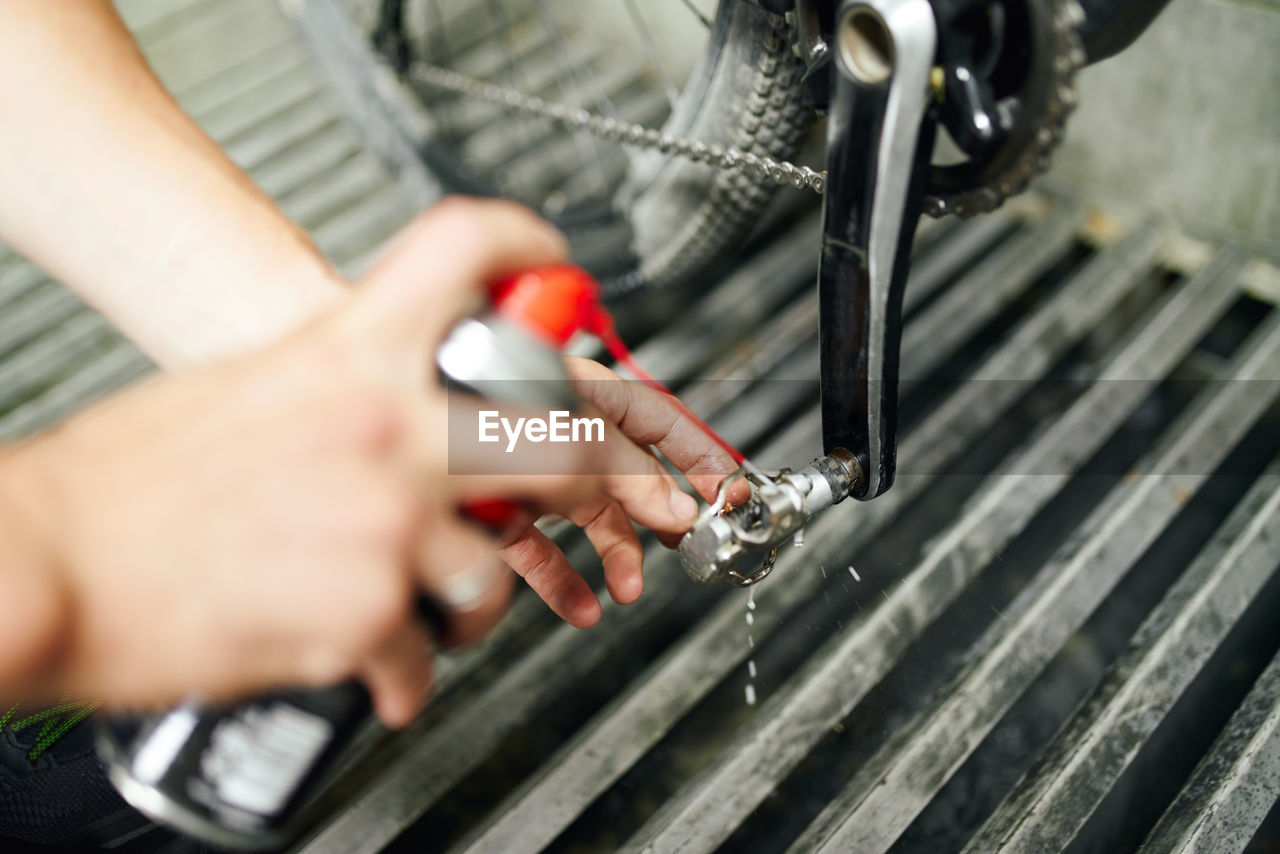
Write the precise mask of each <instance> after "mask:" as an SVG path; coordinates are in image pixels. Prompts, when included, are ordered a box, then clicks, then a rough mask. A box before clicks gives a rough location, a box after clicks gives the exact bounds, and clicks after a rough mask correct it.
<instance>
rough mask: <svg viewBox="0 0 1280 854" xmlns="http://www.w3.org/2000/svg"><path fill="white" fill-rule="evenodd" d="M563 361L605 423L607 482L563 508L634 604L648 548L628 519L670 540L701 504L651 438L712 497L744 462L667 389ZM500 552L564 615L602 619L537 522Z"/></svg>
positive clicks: (616, 596)
mask: <svg viewBox="0 0 1280 854" xmlns="http://www.w3.org/2000/svg"><path fill="white" fill-rule="evenodd" d="M566 365H567V367H568V369H569V373H570V376H571V377H572V378H573V380H574V385H575V387H576V389H577V391H578V394H579V396H580V397H581V398H582V399H583V400H584V401H586V402H587V403H588V404H589V405H590V406H592V407H594V409H595V410H597V411H598V412H599V413H601V414H602V415H603V416H604V417H605V420H606V424H607V425H609V426H608V427H607V429H606V436H605V442H604V444H603V447H602V453H601V455H600V456H599V459H600V460H601V461H602V464H603V466H604V468H603V469H602V485H603V488H604V491H603V492H602V493H597V494H594V495H591V496H590V497H589V498H588V499H587V500H585V501H582V502H580V503H579V504H577V505H576V506H573V507H571V508H570V509H569V510H568V511H566V512H565V513H564V514H563V515H564V516H565V517H566V518H567V519H569V521H570V522H573V523H574V524H575V525H577V526H579V527H580V528H582V530H583V532H584V533H585V534H586V535H587V538H588V539H589V540H590V541H591V544H592V546H593V547H594V548H595V550H596V553H597V554H598V555H599V556H600V560H601V561H602V563H603V565H604V576H605V584H606V586H607V588H608V590H609V595H610V596H611V597H612V598H613V600H614V601H615V602H618V603H619V604H623V605H625V604H629V603H631V602H634V601H635V600H637V599H638V598H640V595H641V593H642V592H643V591H644V572H643V563H644V548H643V546H642V545H641V543H640V538H639V537H638V536H637V534H636V530H635V528H634V527H633V526H632V524H631V520H632V519H634V520H635V521H636V522H638V523H640V524H642V525H644V526H646V527H648V528H650V529H652V530H653V531H654V532H655V533H657V535H658V538H659V539H660V540H661V541H662V542H663V543H664V544H665V545H666V546H668V547H674V546H675V545H676V544H677V543H678V542H679V539H680V536H681V535H682V534H684V532H686V531H687V530H688V529H689V527H690V525H691V524H692V523H693V522H694V520H695V519H696V518H697V512H698V507H697V502H696V501H694V499H693V498H692V497H691V496H689V495H687V494H685V493H683V492H682V491H681V490H680V488H679V486H678V485H677V484H676V481H675V479H674V478H673V477H672V476H671V475H670V474H669V473H667V471H666V470H665V469H664V468H663V467H662V465H661V464H660V463H659V462H658V460H657V459H656V458H655V457H654V456H653V454H652V453H651V452H650V451H649V447H650V446H652V447H656V448H657V449H658V450H659V451H661V452H662V454H663V456H665V457H666V458H667V459H668V460H670V461H671V463H672V464H673V465H675V467H676V468H678V469H679V470H680V471H682V472H683V473H684V474H685V476H686V477H687V478H688V480H689V483H690V484H691V485H692V486H693V487H694V489H696V490H697V491H698V493H699V494H701V495H702V496H703V497H704V498H706V499H707V500H708V501H711V500H714V498H715V495H716V489H717V488H718V487H719V485H720V482H721V481H722V480H723V479H724V477H725V476H726V475H728V474H730V473H731V472H733V471H734V470H735V469H737V467H738V464H737V463H736V462H735V461H734V460H733V458H732V457H731V456H729V454H728V452H726V451H725V450H724V449H723V448H722V447H720V445H718V444H717V443H716V442H715V441H713V440H712V439H711V438H710V437H709V436H707V434H706V433H705V432H703V430H702V428H701V427H699V426H698V425H697V424H696V423H695V422H694V421H693V420H692V419H690V418H689V417H688V414H687V411H686V410H685V409H684V408H683V407H682V406H681V405H680V404H679V402H678V401H676V400H675V399H673V398H672V397H670V396H669V395H665V394H662V393H661V392H657V391H654V390H653V389H650V388H648V387H646V386H643V385H640V384H639V383H633V382H627V381H625V380H623V379H622V378H621V377H619V376H618V375H617V374H615V373H614V372H613V371H611V370H609V369H608V368H606V367H605V366H604V365H601V364H599V363H598V362H593V361H591V360H589V359H582V358H577V357H570V358H568V359H566ZM500 554H501V556H502V559H503V560H505V561H506V562H507V564H508V565H509V566H510V567H511V568H512V569H514V570H515V571H516V573H518V574H519V575H521V576H523V577H524V579H525V581H526V582H528V584H529V586H530V587H532V588H533V589H534V591H535V592H537V594H538V595H539V596H540V597H541V598H542V599H543V601H545V602H546V603H547V605H548V606H550V608H551V610H553V611H554V612H555V613H556V614H557V615H558V616H560V617H561V618H562V619H563V620H565V622H568V623H570V624H572V625H574V626H577V627H579V628H586V627H588V626H591V625H594V624H595V623H596V622H597V621H598V620H599V619H600V614H601V610H600V603H599V601H598V600H597V599H596V596H595V593H594V592H593V591H592V590H591V587H590V585H588V584H587V582H586V581H585V580H584V579H583V578H582V576H581V575H579V574H578V573H577V571H576V570H574V569H573V567H572V566H571V565H570V564H569V561H568V559H567V558H566V557H565V555H564V553H563V552H562V551H561V550H560V548H559V547H558V546H557V545H556V544H555V543H554V542H552V541H551V539H550V538H548V537H547V536H546V535H545V534H543V533H542V532H541V531H539V530H538V529H537V528H534V527H532V526H531V525H530V526H524V527H521V528H519V529H518V530H517V531H516V532H515V533H514V534H513V535H512V539H511V542H510V543H509V544H508V545H507V546H505V547H504V548H503V549H502V551H501V552H500Z"/></svg>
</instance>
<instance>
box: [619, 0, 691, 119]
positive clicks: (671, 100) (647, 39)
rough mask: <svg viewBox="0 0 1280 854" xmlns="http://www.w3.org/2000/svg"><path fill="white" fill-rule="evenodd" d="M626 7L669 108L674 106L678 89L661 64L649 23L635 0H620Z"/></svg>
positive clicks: (678, 94)
mask: <svg viewBox="0 0 1280 854" xmlns="http://www.w3.org/2000/svg"><path fill="white" fill-rule="evenodd" d="M622 2H623V3H624V4H626V7H627V14H629V15H630V16H631V21H632V23H634V24H635V25H636V30H638V31H639V33H640V41H641V42H642V43H643V44H644V50H645V53H647V54H649V62H651V63H653V67H654V69H656V70H657V72H658V79H659V80H661V81H662V91H663V92H665V93H666V96H667V103H668V104H670V105H671V109H673V110H674V109H675V108H676V99H677V98H679V97H680V91H679V90H678V89H676V84H675V82H674V81H673V80H672V79H671V75H669V74H667V70H666V68H665V67H664V66H663V64H662V58H661V57H660V56H658V44H657V42H655V41H654V40H653V33H652V32H651V31H650V30H649V25H648V24H646V23H645V22H644V17H643V16H641V14H640V10H639V9H638V8H637V7H636V2H635V0H622Z"/></svg>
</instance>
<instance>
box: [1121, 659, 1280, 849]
mask: <svg viewBox="0 0 1280 854" xmlns="http://www.w3.org/2000/svg"><path fill="white" fill-rule="evenodd" d="M1277 698H1280V656H1277V657H1276V658H1275V659H1274V660H1273V661H1272V662H1271V664H1270V666H1268V667H1267V669H1266V670H1265V671H1263V673H1262V675H1261V676H1260V677H1258V681H1257V682H1255V683H1254V686H1253V690H1251V691H1250V692H1249V695H1248V696H1247V697H1246V698H1245V701H1244V703H1243V704H1241V706H1240V709H1239V710H1238V711H1237V712H1236V713H1235V715H1233V716H1232V718H1231V721H1230V722H1229V723H1228V724H1227V727H1226V729H1225V730H1223V733H1222V735H1221V736H1219V737H1218V740H1217V741H1215V742H1214V745H1213V747H1212V748H1211V749H1210V752H1209V755H1208V756H1206V757H1205V759H1204V760H1203V761H1202V762H1201V763H1200V765H1199V766H1197V767H1196V770H1195V772H1194V773H1193V774H1192V777H1191V780H1190V781H1189V782H1188V783H1187V786H1186V788H1185V789H1183V791H1182V793H1181V794H1180V795H1179V796H1178V799H1177V800H1176V801H1174V803H1173V804H1172V805H1171V806H1170V807H1169V809H1168V810H1167V811H1166V812H1165V814H1164V817H1163V818H1161V819H1160V823H1159V824H1157V825H1156V827H1155V828H1154V829H1153V830H1152V831H1151V835H1150V836H1149V837H1148V838H1147V840H1146V842H1144V843H1143V845H1142V849H1141V850H1142V852H1143V854H1155V852H1178V854H1190V852H1195V851H1210V850H1212V851H1215V852H1223V854H1226V852H1238V851H1243V850H1244V849H1245V847H1246V846H1247V845H1248V844H1249V841H1250V837H1251V836H1252V835H1253V833H1254V832H1255V831H1256V830H1257V829H1258V826H1259V825H1260V824H1261V823H1262V820H1263V818H1265V817H1266V815H1267V811H1268V810H1270V809H1271V808H1272V805H1273V804H1275V803H1276V802H1277V799H1280V701H1278V700H1277Z"/></svg>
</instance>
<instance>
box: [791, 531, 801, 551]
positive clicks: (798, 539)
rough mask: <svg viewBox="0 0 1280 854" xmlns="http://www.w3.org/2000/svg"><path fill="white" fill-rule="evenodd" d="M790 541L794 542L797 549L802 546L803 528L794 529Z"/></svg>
mask: <svg viewBox="0 0 1280 854" xmlns="http://www.w3.org/2000/svg"><path fill="white" fill-rule="evenodd" d="M791 542H793V543H795V546H796V548H798V549H802V548H804V528H801V529H800V530H798V531H796V535H795V538H794V539H793V540H792V541H791Z"/></svg>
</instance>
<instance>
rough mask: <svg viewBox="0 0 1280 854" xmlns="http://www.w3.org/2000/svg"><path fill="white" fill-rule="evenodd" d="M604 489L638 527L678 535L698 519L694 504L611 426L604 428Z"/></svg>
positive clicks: (648, 455) (654, 461)
mask: <svg viewBox="0 0 1280 854" xmlns="http://www.w3.org/2000/svg"><path fill="white" fill-rule="evenodd" d="M604 445H605V449H604V459H605V461H606V464H607V466H608V472H607V473H606V474H605V475H604V489H605V492H607V493H608V494H609V495H611V496H613V497H614V498H615V499H617V500H618V503H619V504H621V505H622V509H624V510H625V511H626V512H627V515H629V516H630V517H631V518H633V519H635V520H636V521H637V522H639V523H640V524H641V525H644V526H645V527H647V528H651V529H653V530H654V531H656V532H659V533H671V534H682V533H684V532H685V531H687V530H689V526H691V525H692V524H693V523H694V521H695V520H696V519H697V518H698V502H697V501H695V500H694V498H693V496H691V495H687V494H685V493H684V492H683V491H682V490H681V489H680V486H679V484H677V483H676V480H675V478H673V477H672V476H671V475H670V473H668V472H667V470H666V469H664V468H663V467H662V464H661V463H659V462H658V460H657V459H656V458H654V456H653V455H652V454H651V453H649V452H648V451H647V450H645V449H643V448H641V447H640V446H639V445H637V444H635V443H634V442H632V441H631V440H630V439H628V438H627V437H626V436H624V435H622V433H621V432H620V431H619V430H618V428H616V427H614V426H613V425H612V424H610V425H607V426H606V427H605V441H604Z"/></svg>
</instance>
